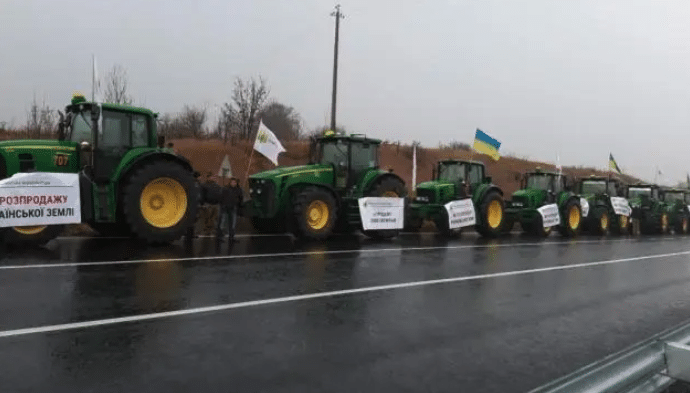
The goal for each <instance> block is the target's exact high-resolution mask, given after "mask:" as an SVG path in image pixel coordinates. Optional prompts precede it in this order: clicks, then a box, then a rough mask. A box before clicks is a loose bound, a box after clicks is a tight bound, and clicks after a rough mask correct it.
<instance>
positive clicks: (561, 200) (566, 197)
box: [556, 192, 592, 219]
mask: <svg viewBox="0 0 690 393" xmlns="http://www.w3.org/2000/svg"><path fill="white" fill-rule="evenodd" d="M570 202H572V203H575V204H576V205H577V206H578V207H579V209H580V214H582V206H581V205H580V196H579V195H577V194H575V193H572V192H564V193H561V195H559V197H558V198H557V200H556V203H557V205H558V210H559V211H560V212H561V218H562V219H564V218H565V217H567V213H568V212H566V211H565V209H566V206H568V205H569V204H570ZM589 209H590V211H591V210H592V206H590V207H589Z"/></svg>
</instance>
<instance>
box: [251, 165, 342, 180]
mask: <svg viewBox="0 0 690 393" xmlns="http://www.w3.org/2000/svg"><path fill="white" fill-rule="evenodd" d="M332 171H333V166H331V165H328V164H314V165H297V166H288V167H279V168H275V169H271V170H268V171H263V172H259V173H255V174H253V175H251V176H249V178H250V179H274V180H276V181H277V180H279V179H280V178H283V177H286V176H297V175H300V176H305V177H308V176H313V175H317V174H321V173H324V172H332Z"/></svg>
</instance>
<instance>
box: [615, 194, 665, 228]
mask: <svg viewBox="0 0 690 393" xmlns="http://www.w3.org/2000/svg"><path fill="white" fill-rule="evenodd" d="M625 196H626V198H627V199H628V201H629V202H630V207H631V208H632V215H631V218H632V223H631V224H632V225H631V226H630V231H631V232H632V233H633V234H639V233H641V234H666V233H668V231H669V228H670V227H669V214H668V211H667V207H666V203H664V201H663V200H662V199H661V189H660V187H659V186H658V185H656V184H644V183H637V184H631V185H628V187H627V188H626V193H625Z"/></svg>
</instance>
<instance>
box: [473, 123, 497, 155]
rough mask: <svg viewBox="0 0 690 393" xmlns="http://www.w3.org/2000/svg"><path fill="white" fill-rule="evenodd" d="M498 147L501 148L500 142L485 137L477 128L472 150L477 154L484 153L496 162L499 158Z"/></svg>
mask: <svg viewBox="0 0 690 393" xmlns="http://www.w3.org/2000/svg"><path fill="white" fill-rule="evenodd" d="M499 147H501V142H499V141H497V140H495V139H494V138H492V137H490V136H488V135H486V133H485V132H484V131H482V130H480V129H479V128H477V134H476V135H475V136H474V147H473V148H474V150H476V151H478V152H479V153H484V154H486V155H488V156H490V157H491V158H493V159H494V160H496V161H498V159H499V158H500V157H501V155H500V154H498V148H499Z"/></svg>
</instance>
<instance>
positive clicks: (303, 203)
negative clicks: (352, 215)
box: [293, 187, 338, 240]
mask: <svg viewBox="0 0 690 393" xmlns="http://www.w3.org/2000/svg"><path fill="white" fill-rule="evenodd" d="M337 215H338V208H337V206H336V201H335V198H334V197H333V195H332V194H331V193H330V192H329V191H327V190H324V189H321V188H317V187H307V188H305V189H304V190H302V191H301V192H300V193H299V194H297V196H296V197H295V199H294V218H295V225H294V228H293V231H294V235H295V236H297V237H298V238H307V239H310V240H323V239H326V238H327V237H329V236H330V235H331V234H332V233H333V229H334V227H335V222H336V217H337Z"/></svg>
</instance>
